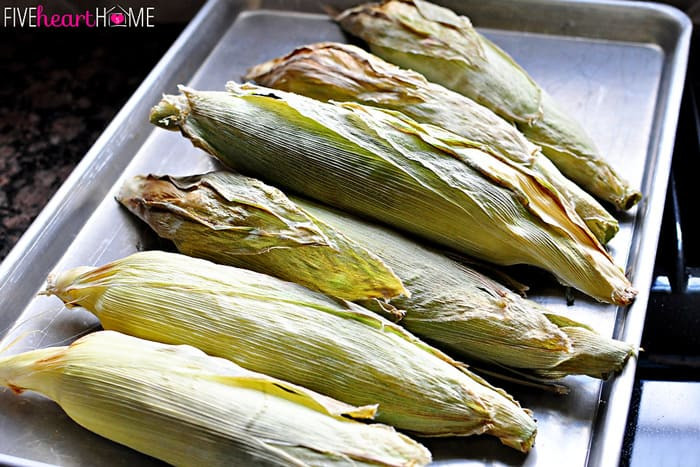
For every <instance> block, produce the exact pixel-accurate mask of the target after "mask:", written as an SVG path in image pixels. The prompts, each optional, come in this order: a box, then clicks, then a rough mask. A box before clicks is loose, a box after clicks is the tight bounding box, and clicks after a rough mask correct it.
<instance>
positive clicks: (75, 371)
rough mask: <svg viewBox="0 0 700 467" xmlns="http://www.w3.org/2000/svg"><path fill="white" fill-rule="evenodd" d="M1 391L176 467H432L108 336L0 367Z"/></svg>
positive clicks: (321, 409)
mask: <svg viewBox="0 0 700 467" xmlns="http://www.w3.org/2000/svg"><path fill="white" fill-rule="evenodd" d="M0 384H2V385H4V386H8V387H10V388H12V389H13V390H14V391H15V392H21V391H24V390H31V391H37V392H40V393H42V394H44V395H46V396H47V397H49V398H51V399H53V400H54V401H56V402H57V403H58V404H59V405H60V406H61V407H62V408H63V410H65V411H66V413H67V414H68V416H70V417H71V418H72V419H73V420H75V421H76V422H77V423H79V424H80V425H82V426H83V427H85V428H87V429H88V430H90V431H93V432H95V433H97V434H99V435H102V436H104V437H105V438H109V439H111V440H113V441H116V442H118V443H121V444H124V445H126V446H129V447H131V448H133V449H136V450H138V451H140V452H142V453H145V454H148V455H151V456H153V457H156V458H158V459H161V460H164V461H166V462H168V463H170V464H173V465H182V466H194V465H207V466H213V465H253V464H255V465H278V466H288V465H295V466H311V465H338V466H340V465H367V466H370V465H383V466H418V465H425V464H427V463H428V462H430V453H429V452H428V450H427V449H425V448H424V447H423V446H421V445H420V444H418V443H416V442H415V441H413V440H411V439H410V438H408V437H406V436H404V435H401V434H399V433H397V432H396V431H394V430H393V429H392V428H391V427H388V426H385V425H379V424H375V425H367V424H364V423H359V422H356V421H354V420H351V419H352V418H357V419H371V418H372V416H373V415H374V412H375V410H376V406H366V407H353V406H349V405H347V404H344V403H342V402H338V401H336V400H333V399H331V398H329V397H326V396H322V395H320V394H317V393H314V392H312V391H309V390H308V389H304V388H302V387H300V386H296V385H293V384H290V383H288V382H286V381H282V380H278V379H274V378H270V377H268V376H265V375H262V374H260V373H254V372H251V371H247V370H244V369H243V368H241V367H239V366H237V365H235V364H233V363H231V362H230V361H228V360H224V359H221V358H214V357H209V356H207V355H205V354H204V353H203V352H201V351H200V350H197V349H195V348H193V347H189V346H172V345H165V344H159V343H155V342H150V341H145V340H142V339H137V338H135V337H129V336H126V335H123V334H119V333H117V332H112V331H102V332H96V333H93V334H89V335H88V336H86V337H83V338H81V339H79V340H78V341H76V342H74V343H73V344H72V345H70V346H67V347H52V348H46V349H38V350H34V351H29V352H26V353H22V354H18V355H14V356H10V357H5V358H2V359H0Z"/></svg>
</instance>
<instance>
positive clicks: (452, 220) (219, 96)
mask: <svg viewBox="0 0 700 467" xmlns="http://www.w3.org/2000/svg"><path fill="white" fill-rule="evenodd" d="M228 88H229V91H228V92H201V91H195V90H192V89H184V88H183V94H182V95H181V96H165V97H164V98H163V100H162V101H161V103H160V104H158V105H157V106H155V107H154V109H153V110H152V112H151V121H152V122H153V123H155V124H157V125H159V126H162V127H164V128H167V129H170V130H180V131H181V132H182V133H183V134H184V135H185V136H186V137H188V138H190V139H191V140H192V142H193V143H194V144H195V145H197V146H199V147H201V148H203V149H205V150H206V151H208V152H209V153H211V154H213V155H215V156H216V157H218V158H219V159H221V160H222V161H223V162H224V163H225V164H227V165H229V166H231V167H232V168H234V169H236V170H238V171H240V172H242V173H244V174H246V175H252V176H256V177H259V178H261V179H262V180H264V181H266V182H268V183H274V184H276V185H279V186H281V187H284V188H287V189H290V190H292V191H296V192H299V193H303V194H304V195H306V196H308V197H310V198H315V199H317V200H319V201H322V202H325V203H327V204H330V205H333V206H335V207H339V208H341V209H344V210H348V211H352V212H355V213H359V214H363V215H367V216H370V217H373V218H375V219H377V220H379V221H380V222H384V223H387V224H390V225H393V226H395V227H398V228H400V229H403V230H406V231H409V232H413V233H415V234H418V235H420V236H423V237H425V238H427V239H430V240H432V241H435V242H438V243H441V244H443V245H445V246H448V247H451V248H454V249H456V250H458V251H460V252H462V253H465V254H468V255H471V256H476V257H478V258H481V259H485V260H487V261H491V262H494V263H497V264H505V265H509V264H518V263H525V264H531V265H535V266H539V267H542V268H545V269H547V270H549V271H551V272H552V273H554V275H555V276H557V278H558V279H559V281H561V282H562V283H564V284H567V285H571V286H573V287H576V288H577V289H579V290H581V291H583V292H585V293H587V294H588V295H590V296H592V297H594V298H596V299H598V300H601V301H606V302H612V303H618V304H628V303H630V302H631V301H632V299H633V298H634V296H635V294H636V291H635V290H634V289H633V288H632V287H631V284H630V283H629V281H628V280H627V278H626V277H625V275H624V273H623V271H622V270H621V269H620V268H619V267H618V266H616V265H615V264H614V263H613V261H612V258H611V257H610V256H609V254H608V253H607V251H606V250H605V249H604V247H603V246H602V245H601V244H600V243H599V242H598V241H597V240H596V238H595V236H594V235H593V234H592V233H591V232H590V231H589V230H588V228H587V227H586V226H585V224H584V223H583V221H582V220H581V218H580V217H579V216H578V215H577V214H576V213H575V212H574V211H573V209H572V208H571V207H570V205H569V204H568V203H567V202H566V201H565V200H563V199H562V198H561V196H560V195H559V193H558V192H557V191H556V190H554V189H552V187H551V185H549V184H548V183H546V182H544V181H543V180H542V177H541V176H540V175H539V174H537V173H535V172H533V171H531V170H528V169H526V168H524V167H522V166H520V165H518V164H515V163H513V162H511V161H504V160H501V159H499V158H497V157H494V156H493V155H491V154H489V153H487V152H484V151H482V150H480V149H479V146H480V145H478V144H477V143H474V142H471V141H469V140H467V139H465V138H462V137H460V136H459V135H456V134H454V133H451V132H448V131H447V130H444V129H442V128H439V127H436V126H433V125H427V124H419V123H417V122H415V121H414V120H411V119H410V118H408V117H406V116H404V115H403V114H400V113H398V112H393V111H389V110H383V109H378V108H374V107H369V106H363V105H361V104H353V103H341V104H337V105H332V104H327V103H323V102H320V101H316V100H314V99H310V98H307V97H303V96H299V95H296V94H292V93H286V92H284V91H276V90H271V89H269V88H263V87H259V86H254V85H243V86H239V85H236V84H235V83H229V85H228ZM272 129H274V131H273V130H272Z"/></svg>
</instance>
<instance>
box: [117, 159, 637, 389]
mask: <svg viewBox="0 0 700 467" xmlns="http://www.w3.org/2000/svg"><path fill="white" fill-rule="evenodd" d="M243 198H248V199H256V200H258V203H256V204H255V206H251V205H250V204H249V203H243V204H242V203H241V202H240V201H239V200H241V199H243ZM118 199H119V201H120V202H121V203H123V204H124V205H125V206H127V207H128V208H129V209H130V210H131V211H132V212H134V213H135V214H136V215H138V216H139V217H140V218H141V219H143V220H144V221H145V222H147V223H148V224H149V225H150V226H151V227H152V228H153V229H154V230H155V231H156V232H157V233H158V234H159V235H160V236H162V237H165V238H168V239H171V240H173V241H174V242H175V244H176V245H177V247H178V249H179V250H180V251H182V252H183V253H188V254H192V255H193V256H199V257H203V258H207V259H210V260H212V261H215V262H218V263H223V264H234V265H237V266H241V267H246V268H249V269H253V270H255V271H258V272H262V273H265V274H271V275H274V276H277V277H281V278H283V279H285V280H289V281H292V282H297V283H301V284H303V285H307V286H310V287H311V288H314V289H317V290H324V289H326V290H328V289H332V287H329V286H326V285H325V284H324V283H325V282H328V281H330V282H332V281H333V280H334V278H335V277H336V276H337V275H339V274H340V275H341V276H342V275H343V267H344V262H345V261H346V259H345V258H346V257H347V255H345V254H344V252H343V250H329V251H326V252H325V253H326V254H327V255H328V257H329V259H328V261H326V262H325V263H324V264H327V263H332V264H334V265H335V269H334V270H333V271H332V272H331V273H327V272H326V271H324V270H323V268H324V266H323V265H321V267H318V265H316V264H315V262H314V259H315V258H316V257H317V253H316V251H315V250H317V249H319V248H326V247H325V246H323V245H321V246H319V245H315V244H303V243H302V240H303V239H305V238H306V231H302V232H298V233H296V232H295V233H289V232H276V233H275V227H276V226H277V225H279V224H280V223H282V224H283V225H289V224H292V222H293V221H294V220H295V219H300V218H301V219H306V222H307V224H306V225H307V229H308V230H315V231H323V232H325V234H326V235H327V236H328V238H339V237H343V238H344V239H345V242H347V244H349V245H352V246H353V251H361V249H363V247H364V249H365V251H367V254H372V253H370V252H373V253H376V254H377V256H378V257H379V258H381V260H383V261H384V262H385V263H386V264H387V265H389V266H391V268H392V269H393V272H395V273H396V274H397V275H398V276H399V277H402V278H406V281H407V284H409V286H410V288H409V290H411V291H412V292H413V295H412V296H411V297H409V298H402V299H394V300H392V304H393V305H395V306H396V307H398V308H400V309H403V310H405V311H406V312H407V313H406V316H405V318H404V320H403V321H401V323H400V324H402V325H404V327H406V328H407V329H408V330H409V331H411V332H413V333H415V334H416V335H418V336H420V337H423V338H425V339H428V340H430V341H433V342H435V343H438V344H442V345H443V346H445V347H448V348H449V349H450V350H453V351H455V352H458V353H460V354H464V355H467V356H469V357H472V358H477V359H482V360H486V361H489V362H493V363H496V364H499V365H503V366H509V367H513V368H518V369H525V370H530V371H532V372H534V373H535V374H537V375H538V376H540V377H547V378H549V377H553V378H557V377H561V376H565V375H567V374H586V375H589V376H593V377H598V378H600V377H605V376H606V375H608V374H610V373H612V372H615V371H618V370H620V369H621V368H622V366H623V365H624V364H625V362H626V361H627V359H628V358H629V356H630V355H632V354H633V353H634V349H633V347H632V346H630V345H628V344H626V343H623V342H619V341H615V340H613V339H608V338H604V337H602V336H600V335H598V334H596V333H595V332H593V331H591V330H589V329H587V328H586V327H585V326H584V325H583V324H580V323H577V322H574V321H567V320H564V318H562V317H559V316H556V315H552V316H551V317H550V316H548V312H547V310H546V309H544V308H542V307H541V306H539V305H538V304H537V303H535V302H533V301H530V300H525V299H522V298H520V297H519V296H518V295H516V294H514V293H512V292H510V291H509V290H507V289H506V288H505V287H503V286H501V285H500V284H498V283H497V282H495V281H493V280H491V279H489V278H487V277H485V276H484V275H482V274H480V273H479V272H477V271H474V270H473V269H470V268H468V267H466V266H464V265H462V264H459V263H457V262H456V261H453V260H451V259H449V258H447V257H445V256H444V255H441V254H439V253H438V252H436V251H433V250H430V249H428V248H425V247H422V246H420V245H418V244H417V243H415V242H414V241H411V240H409V239H407V238H405V237H403V236H401V235H399V234H398V233H395V232H392V231H390V230H389V229H385V228H382V227H379V226H375V225H371V224H369V223H367V222H365V221H362V220H360V219H358V218H354V217H352V216H350V215H348V214H344V213H341V212H339V211H336V210H333V209H331V208H328V207H325V206H321V205H319V204H316V203H312V202H310V201H308V200H303V199H301V198H294V202H292V201H291V200H289V199H288V198H287V197H286V196H285V195H284V194H283V193H282V192H280V191H279V190H277V189H275V188H273V187H270V186H267V185H265V184H263V183H262V182H260V181H258V180H255V179H251V178H248V177H244V176H242V175H239V174H234V173H231V172H223V171H219V172H211V173H207V174H203V175H195V176H190V177H171V176H163V177H155V176H148V177H141V176H137V177H134V178H133V179H130V180H127V181H126V182H125V183H124V185H123V187H122V189H121V191H120V193H119V196H118ZM259 210H263V211H266V212H277V213H280V217H279V218H272V217H268V218H266V220H267V224H264V223H260V222H259V219H258V218H257V217H255V216H253V215H252V214H255V213H256V212H257V211H259ZM195 213H196V215H195ZM223 219H232V220H231V225H232V226H233V225H234V224H235V226H236V227H238V228H239V229H241V228H243V227H244V226H245V225H246V223H245V221H241V219H252V220H253V223H252V224H251V226H253V225H254V226H255V228H256V229H257V230H260V231H265V232H270V235H269V237H268V238H267V242H266V248H265V249H260V250H259V251H258V252H257V254H254V253H255V249H257V248H260V247H259V246H258V239H257V238H255V237H252V238H249V237H247V236H246V235H242V234H241V233H240V230H239V229H234V228H227V222H226V221H223V222H222V220H223ZM294 236H298V237H299V239H298V240H299V241H298V242H294V238H293V237H294ZM289 245H294V246H293V247H290V246H289ZM276 246H278V248H276ZM333 255H335V258H333V257H332V256H333ZM287 258H290V261H289V262H288V261H287ZM304 258H308V261H306V260H305V259H304ZM383 264H384V263H383ZM347 267H348V268H349V269H350V270H351V271H352V272H353V273H354V271H355V268H354V264H353V261H352V260H350V262H349V263H348V264H347ZM386 267H388V266H386ZM393 272H392V274H393ZM357 279H358V280H361V277H359V276H358V277H357ZM368 280H371V277H368ZM367 306H371V307H372V308H376V306H381V307H383V308H384V310H387V307H386V306H385V305H384V304H383V303H381V302H380V303H377V304H376V306H372V304H367ZM557 319H559V321H557Z"/></svg>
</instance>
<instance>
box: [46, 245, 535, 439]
mask: <svg viewBox="0 0 700 467" xmlns="http://www.w3.org/2000/svg"><path fill="white" fill-rule="evenodd" d="M46 293H47V294H54V295H57V296H58V297H60V298H61V299H62V300H63V301H64V302H65V303H66V304H68V305H70V306H82V307H85V308H86V309H88V310H89V311H91V312H93V313H94V314H95V315H96V316H97V317H98V318H99V319H100V322H101V323H102V325H103V326H104V328H105V329H111V330H117V331H121V332H124V333H127V334H131V335H134V336H138V337H142V338H146V339H151V340H155V341H159V342H165V343H171V344H175V343H179V344H190V345H194V346H196V347H198V348H200V349H202V350H203V351H205V352H207V353H209V354H210V355H216V356H219V357H224V358H228V359H230V360H232V361H234V362H235V363H237V364H239V365H241V366H243V367H244V368H247V369H249V370H252V371H259V372H261V373H265V374H268V375H270V376H273V377H276V378H281V379H285V380H287V381H290V382H293V383H295V384H300V385H302V386H304V387H308V388H309V389H312V390H314V391H318V392H320V393H322V394H326V395H328V396H330V397H334V398H336V399H338V400H342V401H344V402H348V403H351V404H355V403H358V402H359V404H358V405H365V404H370V403H371V404H373V403H378V404H379V409H378V412H377V420H378V421H381V422H382V423H387V424H390V425H393V426H395V427H397V428H400V429H402V430H406V431H409V432H413V433H415V434H420V435H426V436H453V435H458V436H466V435H472V434H480V433H489V434H492V435H494V436H497V437H498V438H500V439H501V441H502V442H503V443H504V444H506V445H508V446H511V447H513V448H515V449H519V450H522V451H528V450H529V449H530V447H531V446H532V444H533V442H534V438H535V432H536V426H535V422H534V420H533V419H532V418H531V415H530V414H529V413H528V412H526V411H524V410H523V409H522V408H520V406H519V405H518V403H517V402H515V401H514V400H513V399H512V398H511V397H510V396H509V395H508V394H506V393H505V392H503V391H502V390H499V389H496V388H494V387H492V386H490V385H489V384H488V383H486V382H485V381H483V380H482V379H481V378H479V377H478V376H476V375H474V374H472V373H471V372H469V371H468V370H466V369H465V368H464V367H463V365H461V364H459V363H457V362H455V361H453V360H451V359H450V358H449V357H447V356H446V355H445V354H443V353H441V352H439V351H438V350H436V349H434V348H432V347H430V346H428V345H427V344H425V343H423V342H421V341H420V340H419V339H417V338H416V337H414V336H413V335H411V334H409V333H408V332H407V331H405V330H404V329H402V328H401V327H399V326H397V325H395V324H393V323H392V322H390V321H388V320H386V319H383V318H381V317H379V316H377V315H376V314H375V313H372V312H370V311H368V310H365V309H364V308H362V307H360V306H358V305H355V304H352V303H350V302H344V301H337V300H336V299H332V298H330V297H328V296H326V295H323V294H321V293H318V292H313V291H311V290H309V289H307V288H305V287H302V286H300V285H297V284H293V283H290V282H285V281H282V280H280V279H276V278H274V277H270V276H266V275H263V274H258V273H255V272H252V271H248V270H244V269H237V268H234V267H229V266H220V265H216V264H213V263H210V262H209V261H205V260H201V259H195V258H190V257H187V256H184V255H179V254H174V253H164V252H158V251H153V252H143V253H137V254H134V255H131V256H129V257H127V258H124V259H121V260H118V261H115V262H113V263H110V264H107V265H104V266H101V267H97V268H91V269H89V270H86V269H85V268H78V269H74V270H69V271H66V272H64V273H62V274H60V275H58V276H57V277H55V278H52V279H50V280H49V283H48V287H47V290H46ZM360 401H362V402H360Z"/></svg>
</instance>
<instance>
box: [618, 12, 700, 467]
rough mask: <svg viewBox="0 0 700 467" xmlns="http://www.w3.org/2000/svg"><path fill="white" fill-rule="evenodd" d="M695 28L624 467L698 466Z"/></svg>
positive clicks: (699, 147) (699, 146)
mask: <svg viewBox="0 0 700 467" xmlns="http://www.w3.org/2000/svg"><path fill="white" fill-rule="evenodd" d="M695 27H696V32H695V33H694V34H693V38H692V41H691V50H690V57H689V61H688V74H687V76H686V83H685V90H684V95H683V103H682V105H681V110H680V115H679V121H678V130H677V133H676V141H675V146H674V154H673V167H672V171H671V181H670V183H669V188H668V192H667V196H666V206H665V209H664V218H663V222H662V226H661V236H660V238H659V247H658V250H657V254H656V263H655V266H654V286H653V287H652V289H651V295H650V297H649V305H648V307H647V316H646V321H645V324H644V334H643V336H642V348H643V349H644V351H643V352H642V353H641V354H640V357H639V362H638V364H637V374H636V381H635V387H634V392H633V394H632V403H631V405H630V412H629V416H628V423H627V432H626V435H625V444H624V449H623V452H622V460H621V466H623V467H627V466H630V467H646V466H650V467H651V466H654V467H656V466H658V465H679V466H680V465H700V454H698V453H697V452H696V451H694V450H692V449H691V448H689V446H690V445H694V446H697V443H698V442H700V437H699V436H698V435H699V434H700V419H698V418H697V416H696V415H691V416H690V417H689V416H687V415H688V414H697V412H698V406H697V402H698V400H700V397H699V396H698V394H700V287H699V285H700V282H698V281H697V279H698V278H700V242H698V238H700V222H698V219H697V218H698V213H700V211H699V210H698V178H697V177H698V173H700V74H699V73H698V71H697V70H700V68H699V67H700V56H698V55H699V54H700V34H699V33H698V32H697V27H698V26H697V25H696V26H695ZM674 192H675V193H674ZM679 234H680V236H679ZM691 420H694V422H691ZM649 446H652V448H651V450H650V449H648V448H649Z"/></svg>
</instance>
